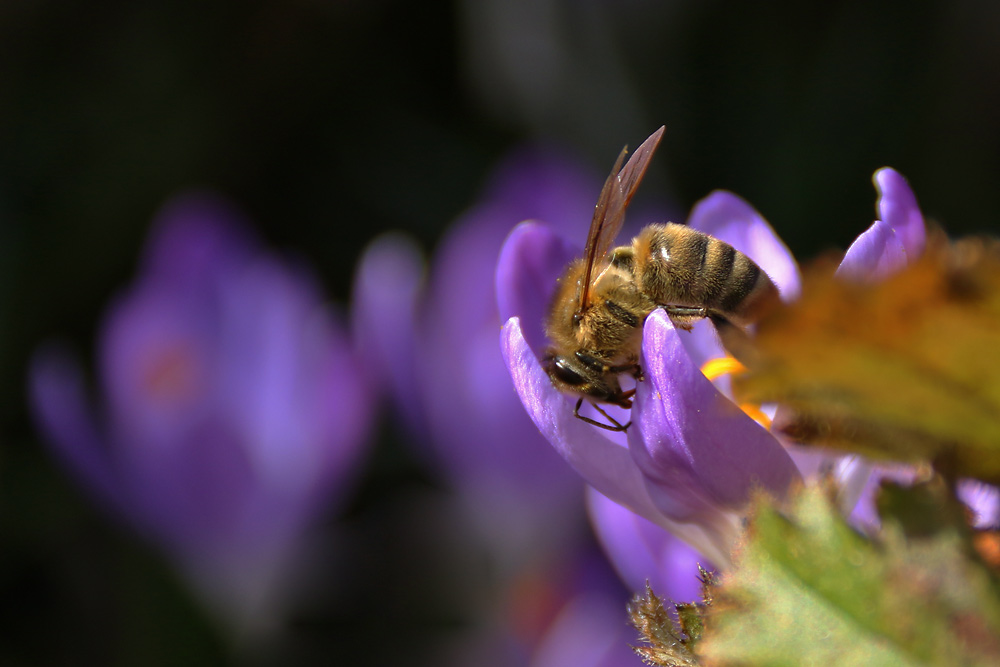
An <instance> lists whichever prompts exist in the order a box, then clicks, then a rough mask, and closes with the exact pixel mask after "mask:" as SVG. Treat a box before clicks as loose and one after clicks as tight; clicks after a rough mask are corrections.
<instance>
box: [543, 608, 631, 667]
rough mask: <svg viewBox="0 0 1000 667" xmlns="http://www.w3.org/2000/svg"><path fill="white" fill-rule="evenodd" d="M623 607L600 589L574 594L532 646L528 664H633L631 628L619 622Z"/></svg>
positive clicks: (564, 666)
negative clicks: (533, 651)
mask: <svg viewBox="0 0 1000 667" xmlns="http://www.w3.org/2000/svg"><path fill="white" fill-rule="evenodd" d="M639 590H642V589H639ZM624 608H625V607H624V601H623V600H620V599H616V598H615V597H613V596H610V595H606V594H602V593H601V592H591V593H589V594H587V593H585V594H582V595H579V596H577V597H575V598H574V599H573V600H571V601H570V602H569V603H568V604H567V605H566V606H565V607H564V608H563V609H562V610H561V611H560V612H559V615H558V616H557V617H556V619H555V620H554V621H553V623H552V626H551V627H550V628H549V631H548V632H547V633H546V635H545V637H544V639H543V641H542V642H541V644H540V645H539V646H538V648H537V649H535V653H534V655H533V656H532V659H531V667H634V666H635V665H636V664H638V658H636V656H635V653H634V652H633V651H632V649H631V648H630V642H634V641H635V631H634V630H632V628H630V627H629V626H628V625H627V624H625V623H623V622H622V612H623V610H624Z"/></svg>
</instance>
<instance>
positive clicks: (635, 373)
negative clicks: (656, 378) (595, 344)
mask: <svg viewBox="0 0 1000 667" xmlns="http://www.w3.org/2000/svg"><path fill="white" fill-rule="evenodd" d="M606 370H607V371H610V372H612V373H630V374H631V375H632V377H634V378H635V379H636V380H640V381H641V380H642V366H640V365H639V364H638V362H635V361H633V362H632V363H630V364H622V365H621V366H611V367H609V368H607V369H606Z"/></svg>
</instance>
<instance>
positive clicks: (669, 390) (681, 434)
mask: <svg viewBox="0 0 1000 667" xmlns="http://www.w3.org/2000/svg"><path fill="white" fill-rule="evenodd" d="M640 364H641V366H642V368H643V371H644V372H645V375H646V379H645V381H644V382H640V383H639V384H638V386H637V389H636V396H635V404H634V406H633V408H632V417H633V426H632V429H631V430H630V431H629V438H628V440H629V449H630V451H631V452H632V456H633V458H634V459H635V461H636V463H637V464H638V465H639V467H640V468H641V469H642V471H643V475H644V477H645V480H646V485H647V487H648V488H649V493H650V496H651V497H652V498H653V501H654V502H655V504H656V506H657V508H659V509H660V511H661V512H663V513H664V514H665V515H667V516H668V517H670V518H672V519H674V520H676V521H699V522H700V523H704V524H709V525H711V524H713V523H715V522H716V520H717V517H718V515H719V514H720V513H723V512H726V511H738V510H740V509H742V508H743V507H744V506H745V505H746V503H747V501H748V500H749V498H750V494H751V492H752V491H753V490H754V489H755V488H763V489H765V490H767V491H768V492H770V493H771V494H773V495H775V496H777V497H782V496H784V494H785V492H786V491H787V490H788V488H789V485H790V484H791V483H792V482H795V481H797V480H800V479H801V477H800V475H799V472H798V470H797V468H796V467H795V464H794V463H793V462H792V459H791V457H789V455H788V454H787V453H786V451H785V450H784V448H783V447H782V446H781V444H780V443H779V442H778V440H777V439H775V438H774V436H772V435H771V434H770V433H769V432H768V431H767V430H766V429H764V428H763V427H762V426H760V425H759V424H758V423H757V422H755V421H754V420H753V419H751V418H750V417H748V416H747V415H746V414H745V413H744V412H743V411H742V410H740V409H739V408H738V407H737V406H736V405H735V404H734V403H733V402H732V401H730V400H729V399H728V398H726V397H725V396H724V395H723V394H721V393H720V392H719V391H718V390H717V389H716V388H715V386H714V385H713V384H712V383H711V382H710V381H709V380H708V379H707V378H706V377H705V376H704V375H703V374H702V372H701V370H700V369H699V368H698V367H697V366H696V365H695V364H694V363H692V361H691V358H690V357H689V356H688V354H687V351H686V350H685V349H684V347H683V344H682V343H681V341H680V337H679V332H678V331H677V330H676V329H674V327H673V325H672V324H671V322H670V319H669V318H668V317H667V315H666V313H663V312H662V311H659V310H657V311H654V312H653V313H652V314H651V315H650V316H649V317H648V318H647V319H646V326H645V329H644V332H643V345H642V357H641V360H640Z"/></svg>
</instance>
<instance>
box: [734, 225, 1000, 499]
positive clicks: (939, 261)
mask: <svg viewBox="0 0 1000 667" xmlns="http://www.w3.org/2000/svg"><path fill="white" fill-rule="evenodd" d="M829 269H830V267H828V266H827V267H825V268H823V267H820V268H815V269H814V270H813V271H812V272H811V273H809V274H808V275H807V276H806V281H805V284H804V287H803V293H802V298H801V299H799V300H798V301H797V302H796V303H794V304H792V305H790V306H788V307H785V308H782V309H779V310H777V311H775V312H774V313H772V314H771V315H770V316H768V317H766V318H765V319H764V320H763V321H762V322H761V323H760V325H759V327H758V331H757V335H756V337H755V340H754V347H753V348H752V349H751V350H749V351H744V355H743V356H745V357H746V361H747V364H748V368H749V371H748V372H747V373H746V374H743V375H740V376H737V377H735V378H734V382H733V388H734V392H735V394H736V395H737V397H738V398H739V400H740V401H741V402H756V403H763V402H779V403H781V404H783V405H785V406H786V407H787V408H790V410H788V411H786V419H785V420H784V421H783V422H782V421H781V420H779V423H778V426H779V427H780V428H781V429H782V430H784V431H785V432H786V433H788V434H789V435H790V436H791V437H793V438H794V439H796V440H797V441H799V442H806V443H814V444H818V445H823V446H826V447H835V448H839V449H842V450H847V451H852V452H857V453H861V454H865V455H866V456H869V457H871V458H876V459H894V460H901V461H907V462H911V463H913V462H920V461H930V462H933V463H935V464H937V465H941V466H944V468H945V469H946V471H948V472H949V473H952V474H955V475H958V476H967V477H975V478H977V479H981V480H984V481H988V482H992V483H1000V245H998V243H997V242H996V241H993V240H986V239H967V240H964V241H961V242H959V243H956V244H954V245H952V244H948V243H946V242H945V241H944V240H942V239H938V240H937V242H936V243H932V244H931V246H930V247H929V249H928V251H927V252H926V253H925V255H924V256H923V257H922V258H921V259H920V260H918V261H916V262H915V263H913V264H911V265H910V266H909V267H907V268H906V269H904V270H903V271H901V272H900V273H898V274H896V275H894V276H892V277H890V278H889V279H887V280H885V281H883V282H881V283H878V284H859V283H856V282H850V281H846V280H841V279H838V278H836V277H834V276H833V273H832V271H831V270H829Z"/></svg>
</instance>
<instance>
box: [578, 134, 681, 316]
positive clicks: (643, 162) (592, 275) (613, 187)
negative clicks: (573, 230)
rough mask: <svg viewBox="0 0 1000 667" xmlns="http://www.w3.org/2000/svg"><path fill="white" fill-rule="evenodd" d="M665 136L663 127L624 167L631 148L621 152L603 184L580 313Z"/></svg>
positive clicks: (587, 254)
mask: <svg viewBox="0 0 1000 667" xmlns="http://www.w3.org/2000/svg"><path fill="white" fill-rule="evenodd" d="M662 136H663V126H660V129H658V130H657V131H656V132H654V133H653V134H651V135H649V138H648V139H646V140H645V141H644V142H642V145H641V146H639V148H637V149H636V151H635V153H633V154H632V157H631V158H629V161H628V162H626V163H625V166H624V167H622V166H621V164H622V160H624V159H625V154H626V153H628V149H627V148H626V149H622V152H621V153H619V154H618V159H617V160H615V166H614V167H612V168H611V175H610V176H608V180H606V181H604V187H603V188H601V195H600V196H599V197H598V198H597V205H596V206H595V207H594V218H593V220H591V221H590V231H589V232H588V233H587V247H586V249H585V250H584V258H585V260H586V267H587V270H586V271H585V272H584V275H583V289H582V290H581V291H580V304H579V308H578V310H577V312H583V311H584V310H586V309H587V307H588V306H589V305H590V294H591V286H592V284H593V281H595V280H597V277H598V276H599V275H600V272H595V267H596V266H597V265H598V264H600V263H602V262H603V260H604V257H605V256H606V255H607V254H608V251H609V250H610V249H611V244H612V243H613V242H614V240H615V237H616V236H618V232H619V231H621V228H622V223H624V222H625V209H626V208H628V204H629V202H630V201H632V195H634V194H635V191H636V190H637V189H638V188H639V183H640V182H641V181H642V177H643V176H644V175H645V173H646V168H647V167H648V166H649V161H650V160H651V159H652V157H653V152H654V151H655V150H656V147H657V145H658V144H659V143H660V138H661V137H662ZM619 168H621V171H619Z"/></svg>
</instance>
